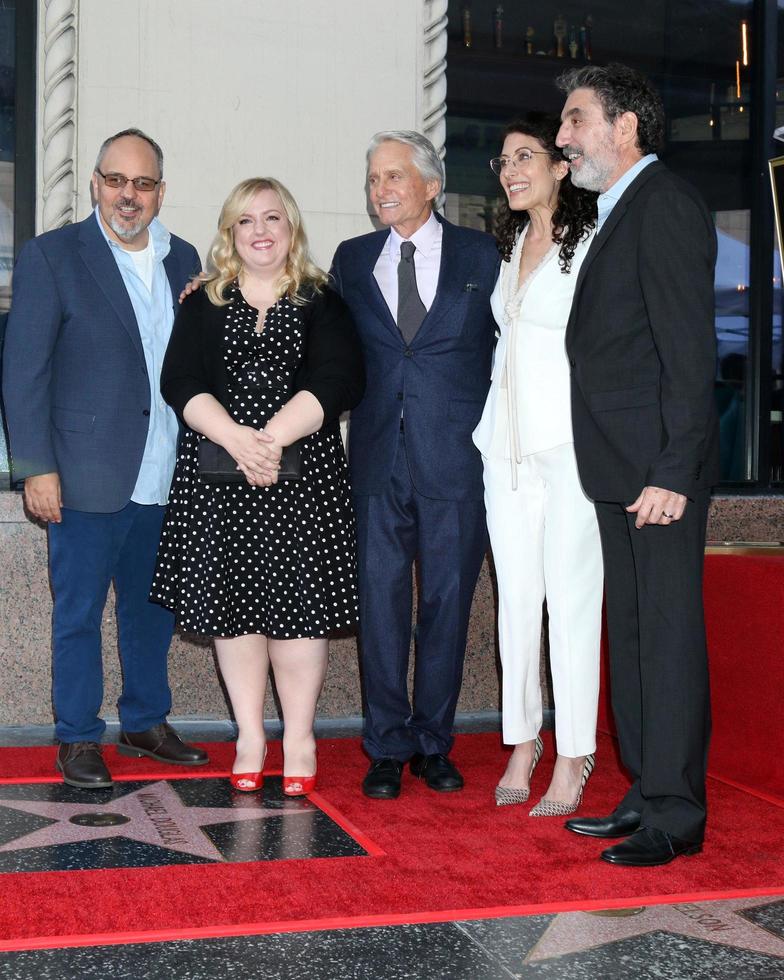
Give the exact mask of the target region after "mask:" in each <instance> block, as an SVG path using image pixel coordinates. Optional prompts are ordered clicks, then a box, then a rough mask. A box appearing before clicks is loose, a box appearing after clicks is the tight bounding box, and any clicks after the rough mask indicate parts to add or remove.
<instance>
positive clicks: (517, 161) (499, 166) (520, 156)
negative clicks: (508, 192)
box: [490, 150, 550, 177]
mask: <svg viewBox="0 0 784 980" xmlns="http://www.w3.org/2000/svg"><path fill="white" fill-rule="evenodd" d="M534 153H543V154H544V155H545V156H548V157H549V156H550V154H549V153H548V152H547V150H518V151H517V153H515V154H513V155H512V156H511V157H493V159H492V160H491V161H490V169H491V170H492V171H493V173H494V174H495V175H496V177H500V176H501V174H502V173H503V172H504V170H506V168H507V167H508V166H509V164H510V163H513V164H514V165H515V167H522V165H523V164H524V163H530V162H531V161H532V160H533V158H534Z"/></svg>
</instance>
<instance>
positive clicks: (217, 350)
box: [161, 287, 365, 428]
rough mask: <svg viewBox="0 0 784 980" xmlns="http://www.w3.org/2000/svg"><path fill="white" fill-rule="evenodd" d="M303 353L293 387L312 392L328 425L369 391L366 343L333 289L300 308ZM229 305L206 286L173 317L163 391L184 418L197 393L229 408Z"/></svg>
mask: <svg viewBox="0 0 784 980" xmlns="http://www.w3.org/2000/svg"><path fill="white" fill-rule="evenodd" d="M298 309H299V310H301V312H302V318H303V322H304V327H305V353H304V357H303V360H302V363H301V365H300V367H299V368H298V369H297V372H296V375H295V378H294V390H295V392H296V391H309V392H310V393H311V394H312V395H314V396H315V398H317V399H318V401H319V403H320V405H321V407H322V409H323V410H324V425H323V426H322V428H325V427H327V426H329V425H330V424H332V423H334V422H335V421H336V420H337V419H338V417H339V416H340V415H341V413H342V412H345V411H348V410H349V409H351V408H354V407H355V406H356V405H357V404H358V403H359V401H360V399H361V398H362V395H363V394H364V392H365V366H364V362H363V359H362V348H361V346H360V343H359V338H358V336H357V333H356V329H355V327H354V321H353V320H352V319H351V314H350V313H349V311H348V307H347V306H346V304H345V303H344V302H343V300H342V299H341V298H340V296H338V294H337V293H335V292H333V291H332V290H331V289H329V288H325V289H323V290H322V291H321V292H316V293H314V294H313V297H312V298H311V299H310V300H309V301H308V302H307V303H306V304H305V305H304V306H301V307H298ZM225 319H226V308H225V307H223V306H214V305H213V304H212V303H211V302H210V300H209V297H208V296H207V293H206V291H205V289H204V287H202V288H200V289H197V290H196V291H195V292H194V293H192V294H191V295H190V296H188V297H187V299H186V300H185V301H184V303H183V304H182V306H181V307H180V310H179V313H178V314H177V317H176V319H175V321H174V327H173V328H172V334H171V338H170V340H169V346H168V347H167V348H166V356H165V358H164V360H163V370H162V371H161V394H162V395H163V397H164V399H165V400H166V401H167V402H168V403H169V405H171V407H172V408H173V409H174V411H175V412H176V413H177V415H178V416H179V417H180V418H181V419H182V413H183V409H184V408H185V406H186V405H187V404H188V402H189V401H190V400H191V398H193V397H194V396H195V395H200V394H203V393H207V394H210V395H213V396H214V397H215V398H217V400H218V401H219V402H220V403H221V405H223V406H224V408H227V407H228V405H229V385H228V377H227V375H226V367H225V364H224V361H223V332H224V324H225Z"/></svg>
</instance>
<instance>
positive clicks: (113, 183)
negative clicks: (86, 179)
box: [95, 167, 162, 193]
mask: <svg viewBox="0 0 784 980" xmlns="http://www.w3.org/2000/svg"><path fill="white" fill-rule="evenodd" d="M95 172H96V173H97V174H100V175H101V177H103V182H104V184H106V186H107V187H113V188H114V189H115V190H117V189H119V188H121V187H122V188H123V189H125V185H126V184H127V183H128V181H130V182H131V183H132V184H133V186H134V187H135V188H136V190H137V191H147V192H148V193H149V191H154V190H155V188H156V187H157V186H158V184H160V182H161V181H160V180H153V178H152V177H126V176H125V174H105V173H102V172H101V171H100V170H99V169H98V168H97V167H96V168H95ZM161 179H162V178H161Z"/></svg>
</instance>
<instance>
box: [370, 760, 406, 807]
mask: <svg viewBox="0 0 784 980" xmlns="http://www.w3.org/2000/svg"><path fill="white" fill-rule="evenodd" d="M402 776H403V763H402V762H400V761H399V760H398V759H374V760H373V761H372V762H371V763H370V768H369V769H368V771H367V775H366V776H365V778H364V779H363V780H362V792H363V793H364V794H365V796H369V797H371V798H372V799H374V800H394V799H395V798H396V797H398V796H400V781H401V778H402Z"/></svg>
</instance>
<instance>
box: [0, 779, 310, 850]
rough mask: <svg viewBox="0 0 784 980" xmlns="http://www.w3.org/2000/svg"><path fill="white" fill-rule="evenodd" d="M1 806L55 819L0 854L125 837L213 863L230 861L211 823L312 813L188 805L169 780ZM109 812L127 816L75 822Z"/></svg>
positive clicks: (3, 802)
mask: <svg viewBox="0 0 784 980" xmlns="http://www.w3.org/2000/svg"><path fill="white" fill-rule="evenodd" d="M0 806H3V807H8V808H9V809H12V810H18V811H21V812H23V813H34V814H36V815H37V816H40V817H46V818H48V819H50V820H54V821H56V823H54V824H49V825H48V826H46V827H41V828H40V829H38V830H34V831H31V832H30V833H29V834H24V835H23V836H21V837H17V838H15V839H14V840H12V841H9V842H8V843H6V844H3V845H2V846H0V854H2V853H5V852H8V851H18V850H24V849H27V848H40V847H51V846H54V845H56V844H73V843H77V842H81V841H90V840H101V839H105V838H107V837H126V838H129V839H130V840H135V841H140V842H142V843H145V844H154V845H156V846H158V847H165V848H167V849H169V850H171V851H178V852H180V853H182V854H191V855H195V856H196V857H201V858H206V859H207V860H210V861H226V858H225V857H224V855H223V854H221V852H220V851H219V850H218V848H217V847H216V846H215V845H214V844H213V843H212V841H211V840H210V839H209V837H208V836H207V835H206V834H205V833H204V831H203V830H202V828H203V827H208V826H211V825H213V824H226V823H237V822H240V821H250V820H256V821H260V820H264V819H266V818H268V817H280V816H281V815H282V814H283V813H284V812H285V814H286V817H287V818H288V817H291V816H301V815H307V816H312V814H313V812H314V811H313V808H312V807H303V806H302V804H301V803H299V802H298V803H297V804H296V805H294V806H290V807H287V806H286V804H285V803H284V808H283V810H281V809H280V808H276V809H273V808H267V807H259V806H258V805H257V804H256V803H255V802H254V805H253V807H252V808H251V807H247V808H246V807H243V806H241V805H239V804H236V803H235V804H234V805H233V806H231V807H201V806H185V805H184V804H183V802H182V800H181V799H180V797H179V796H178V795H177V793H176V792H175V791H174V789H172V787H171V786H170V785H169V783H168V782H166V781H164V780H161V781H159V782H154V783H149V784H147V785H145V786H143V787H142V788H141V789H137V790H134V791H133V792H130V793H127V794H126V795H124V796H121V797H119V798H118V799H116V800H112V801H111V802H108V803H101V804H91V803H90V801H89V800H86V801H85V802H84V803H51V802H45V801H38V800H10V799H2V798H0ZM97 813H101V814H111V815H115V816H117V817H124V818H126V820H124V821H123V822H122V823H119V822H118V823H116V824H113V825H109V826H89V825H85V824H84V823H83V822H79V823H74V822H73V818H76V817H84V816H85V815H90V814H97Z"/></svg>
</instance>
